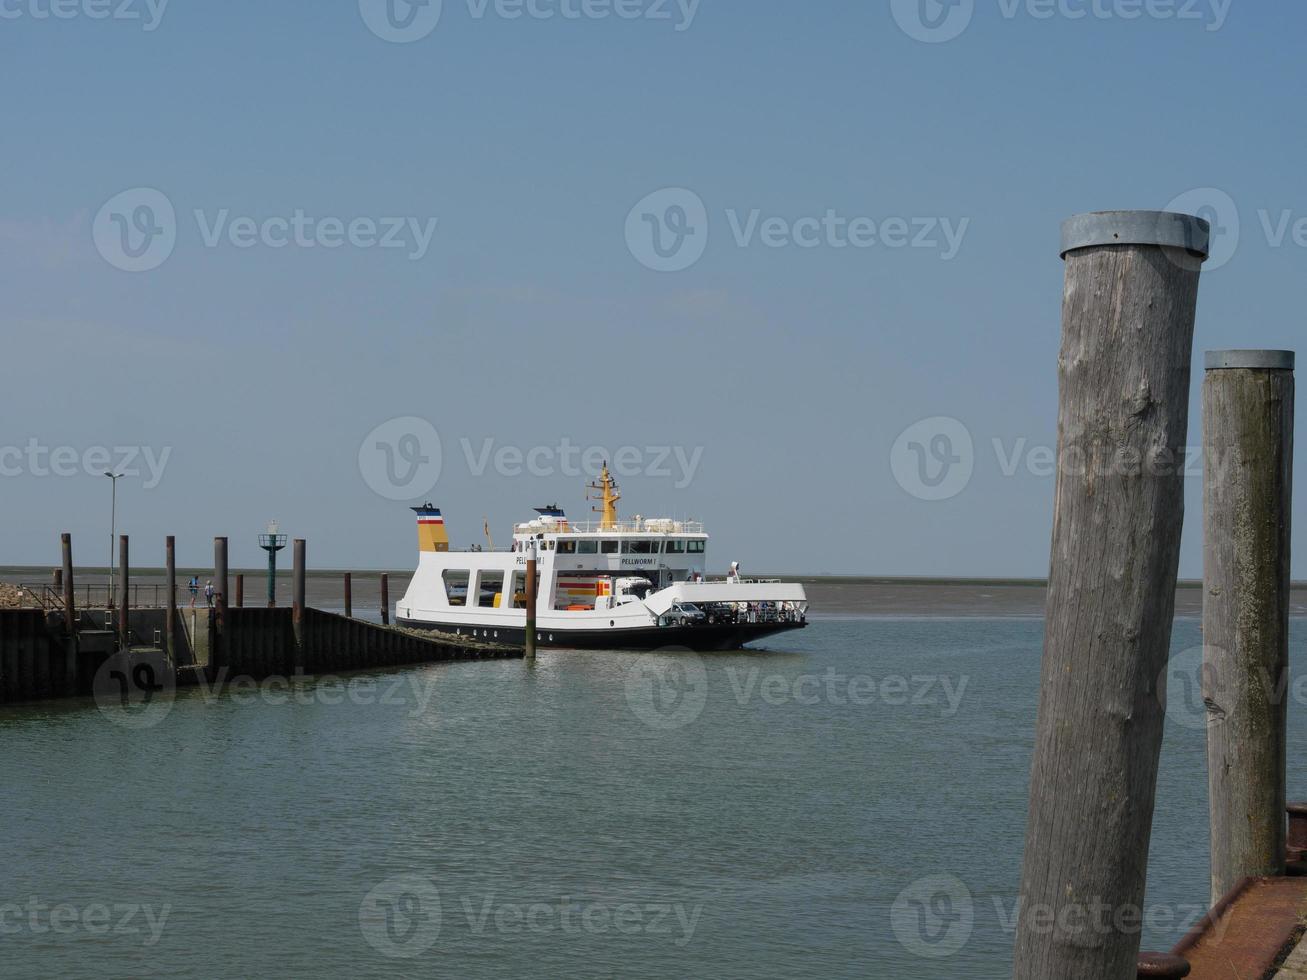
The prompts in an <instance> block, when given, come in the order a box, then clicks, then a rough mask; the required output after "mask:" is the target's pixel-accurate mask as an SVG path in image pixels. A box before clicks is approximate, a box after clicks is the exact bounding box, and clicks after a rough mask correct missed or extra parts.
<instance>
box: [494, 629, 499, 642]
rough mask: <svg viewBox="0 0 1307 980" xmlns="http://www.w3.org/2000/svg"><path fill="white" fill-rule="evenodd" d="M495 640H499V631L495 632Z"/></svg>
mask: <svg viewBox="0 0 1307 980" xmlns="http://www.w3.org/2000/svg"><path fill="white" fill-rule="evenodd" d="M495 639H496V640H497V639H499V630H495Z"/></svg>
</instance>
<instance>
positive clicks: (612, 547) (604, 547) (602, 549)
mask: <svg viewBox="0 0 1307 980" xmlns="http://www.w3.org/2000/svg"><path fill="white" fill-rule="evenodd" d="M618 550H619V545H618V543H617V542H616V541H601V542H599V553H600V554H604V555H615V554H617V552H618Z"/></svg>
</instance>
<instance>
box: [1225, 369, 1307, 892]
mask: <svg viewBox="0 0 1307 980" xmlns="http://www.w3.org/2000/svg"><path fill="white" fill-rule="evenodd" d="M1293 368H1294V355H1293V352H1292V351H1273V350H1264V351H1209V352H1208V354H1207V372H1206V375H1207V376H1206V379H1205V380H1204V382H1203V456H1204V460H1205V474H1204V476H1205V478H1204V482H1203V505H1204V506H1203V514H1204V523H1203V527H1204V535H1203V588H1204V594H1203V672H1202V691H1203V701H1204V703H1205V705H1206V706H1207V784H1208V802H1209V806H1210V811H1211V849H1212V859H1211V872H1212V901H1213V902H1215V901H1217V900H1218V899H1219V898H1220V897H1221V896H1222V895H1224V894H1226V893H1227V892H1228V891H1230V890H1231V889H1232V888H1233V887H1234V886H1235V885H1236V884H1238V883H1239V881H1240V880H1242V879H1243V878H1245V877H1248V876H1264V875H1267V876H1278V875H1282V874H1284V870H1285V818H1284V814H1285V806H1286V794H1285V765H1286V737H1287V724H1288V711H1287V697H1286V695H1287V693H1288V692H1287V685H1288V684H1289V680H1290V679H1289V605H1290V601H1289V554H1290V506H1291V501H1292V496H1293V408H1294V375H1293Z"/></svg>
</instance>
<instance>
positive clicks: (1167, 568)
mask: <svg viewBox="0 0 1307 980" xmlns="http://www.w3.org/2000/svg"><path fill="white" fill-rule="evenodd" d="M1062 232H1063V243H1062V244H1063V257H1064V258H1065V259H1066V287H1065V293H1064V297H1063V320H1062V345H1061V353H1060V355H1059V360H1058V375H1059V382H1060V384H1059V387H1060V405H1059V412H1058V457H1057V458H1058V476H1057V486H1056V491H1055V504H1054V510H1053V540H1052V560H1051V569H1050V573H1049V586H1048V598H1047V622H1046V627H1045V641H1044V658H1043V668H1042V676H1041V690H1040V702H1039V716H1038V721H1037V724H1036V739H1035V750H1034V759H1033V763H1032V767H1031V780H1030V802H1029V813H1028V818H1027V825H1026V847H1025V860H1024V866H1023V870H1022V882H1021V892H1020V900H1021V905H1020V908H1021V913H1020V917H1019V919H1018V922H1017V936H1016V944H1015V951H1014V966H1013V975H1014V977H1016V978H1018V980H1046V978H1049V977H1057V978H1059V980H1077V978H1085V980H1090V978H1092V980H1104V978H1107V980H1111V978H1117V980H1126V978H1133V977H1134V976H1135V971H1136V957H1137V955H1138V953H1139V939H1140V936H1139V931H1138V930H1137V929H1135V928H1131V919H1130V918H1129V917H1130V915H1131V914H1132V910H1133V911H1134V912H1136V913H1137V911H1138V910H1139V909H1141V908H1142V907H1143V900H1144V882H1145V872H1146V870H1147V864H1148V843H1149V836H1150V832H1151V830H1152V818H1153V802H1154V797H1155V793H1156V788H1157V763H1158V756H1159V754H1160V751H1161V746H1162V724H1163V713H1164V707H1163V696H1162V692H1160V691H1159V681H1160V680H1161V679H1162V678H1164V676H1165V668H1166V664H1167V657H1168V653H1169V647H1170V640H1171V626H1172V618H1173V616H1174V612H1175V586H1176V575H1177V570H1178V563H1179V554H1180V531H1181V525H1182V521H1183V511H1184V493H1183V465H1184V445H1185V439H1186V436H1187V430H1188V423H1189V381H1190V359H1191V357H1192V353H1193V327H1194V312H1195V307H1196V303H1197V295H1198V280H1199V271H1200V268H1201V265H1202V261H1203V259H1204V258H1205V257H1206V254H1207V242H1208V237H1209V233H1210V232H1209V226H1208V224H1207V222H1205V221H1202V220H1201V219H1198V218H1194V217H1190V216H1187V215H1174V214H1162V213H1158V212H1106V213H1101V214H1092V215H1081V216H1079V217H1076V218H1072V219H1070V220H1069V221H1067V222H1066V223H1065V224H1064V225H1063V229H1062Z"/></svg>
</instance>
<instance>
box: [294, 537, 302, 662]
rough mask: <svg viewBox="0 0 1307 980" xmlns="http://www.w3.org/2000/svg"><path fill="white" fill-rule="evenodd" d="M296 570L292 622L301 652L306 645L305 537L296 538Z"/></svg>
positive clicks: (296, 641)
mask: <svg viewBox="0 0 1307 980" xmlns="http://www.w3.org/2000/svg"><path fill="white" fill-rule="evenodd" d="M294 556H295V557H294V563H295V567H294V571H293V574H292V580H293V583H294V584H293V585H292V598H291V622H292V623H293V624H294V627H295V643H296V644H297V645H298V646H299V647H300V651H301V653H302V652H303V646H304V560H305V542H304V539H303V538H296V539H295V545H294Z"/></svg>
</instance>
